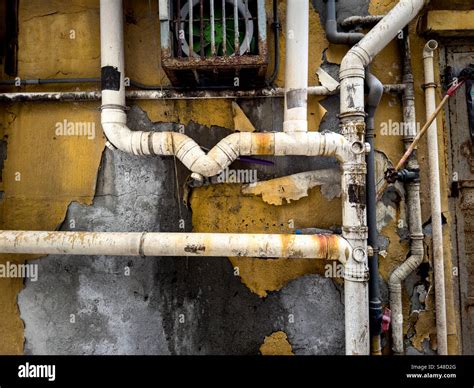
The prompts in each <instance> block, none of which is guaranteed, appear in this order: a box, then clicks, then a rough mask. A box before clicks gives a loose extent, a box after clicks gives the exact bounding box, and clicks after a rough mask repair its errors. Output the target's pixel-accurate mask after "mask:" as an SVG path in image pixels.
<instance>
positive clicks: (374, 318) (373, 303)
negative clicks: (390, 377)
mask: <svg viewBox="0 0 474 388" xmlns="http://www.w3.org/2000/svg"><path fill="white" fill-rule="evenodd" d="M326 11H327V12H326V37H327V40H328V41H329V42H330V43H335V44H348V45H354V44H356V43H357V42H359V41H360V40H361V39H362V38H363V37H364V34H362V33H352V32H338V31H337V20H336V0H326ZM366 84H367V86H368V89H369V95H368V97H367V108H366V109H367V119H366V120H367V121H366V125H367V129H366V134H365V139H366V141H367V142H368V143H369V144H370V152H369V153H368V155H367V159H366V162H367V180H366V190H367V193H366V194H367V197H366V198H367V199H366V200H367V227H368V239H367V244H368V245H369V246H371V247H372V249H373V253H372V254H370V255H369V257H368V265H369V273H370V278H369V318H370V333H371V339H372V340H371V353H372V354H374V355H380V354H381V341H380V333H381V331H382V303H381V301H380V288H379V278H380V276H379V264H378V245H377V238H378V232H377V212H376V205H377V192H376V182H375V150H374V135H375V111H376V110H377V107H378V105H379V103H380V99H381V98H382V94H383V85H382V83H381V82H380V81H379V80H378V79H377V78H376V77H375V76H374V75H373V74H372V73H370V70H369V69H367V71H366Z"/></svg>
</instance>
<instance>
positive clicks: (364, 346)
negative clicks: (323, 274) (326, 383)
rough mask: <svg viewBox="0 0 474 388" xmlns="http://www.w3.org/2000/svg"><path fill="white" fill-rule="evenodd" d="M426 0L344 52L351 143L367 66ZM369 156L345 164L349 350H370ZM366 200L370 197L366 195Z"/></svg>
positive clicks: (343, 94) (359, 130)
mask: <svg viewBox="0 0 474 388" xmlns="http://www.w3.org/2000/svg"><path fill="white" fill-rule="evenodd" d="M425 3H426V1H425V0H400V1H399V3H398V4H397V5H395V7H394V8H393V9H392V10H391V11H390V12H389V13H388V14H387V15H386V16H385V17H384V18H383V19H382V20H381V21H380V22H379V23H378V24H377V25H376V26H375V27H374V28H373V29H372V30H371V31H369V32H368V33H367V34H366V35H365V37H364V38H363V39H362V40H361V41H360V42H359V43H357V44H356V45H355V46H354V47H352V48H351V49H350V50H349V52H348V53H347V54H346V55H345V56H344V58H343V60H342V62H341V67H340V71H339V78H340V82H341V84H340V118H341V128H342V133H343V135H344V136H345V137H346V139H347V140H348V142H349V143H351V144H353V143H354V142H363V138H364V132H365V110H364V108H365V99H364V78H365V68H366V67H367V66H368V65H369V64H370V63H371V61H372V59H373V58H374V57H375V56H376V55H377V54H378V53H379V52H380V51H381V50H382V49H383V48H384V47H385V46H386V45H387V44H388V43H389V42H390V41H391V40H392V39H393V38H395V36H396V35H397V34H398V32H399V31H400V30H402V29H403V28H404V27H405V26H406V25H407V24H408V23H409V22H410V21H411V20H412V19H413V18H414V17H415V16H416V15H417V14H418V12H419V11H420V10H421V8H422V7H423V6H424V5H425ZM364 158H365V156H364V155H363V153H360V154H357V153H353V154H352V155H350V158H349V159H347V160H345V162H344V163H343V170H344V173H343V177H342V181H341V185H342V192H343V193H344V204H343V235H344V237H345V238H346V239H347V240H348V241H349V242H350V244H351V246H352V247H353V249H354V250H353V255H352V258H351V259H350V260H349V261H348V263H347V264H346V266H345V270H344V279H345V281H344V290H345V291H344V295H345V296H344V299H345V310H346V313H345V328H346V354H349V355H351V354H353V355H367V354H369V352H370V335H369V311H368V306H369V300H368V299H369V295H368V267H367V215H366V209H365V191H364V190H365V175H366V170H365V160H364ZM362 198H364V199H362Z"/></svg>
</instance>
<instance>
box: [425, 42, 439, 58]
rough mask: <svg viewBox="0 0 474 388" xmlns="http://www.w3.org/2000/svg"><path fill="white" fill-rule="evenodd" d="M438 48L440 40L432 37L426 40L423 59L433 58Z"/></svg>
mask: <svg viewBox="0 0 474 388" xmlns="http://www.w3.org/2000/svg"><path fill="white" fill-rule="evenodd" d="M437 48H438V42H437V41H436V40H434V39H430V40H429V41H428V42H426V44H425V47H424V48H423V59H426V58H433V57H434V52H435V51H436V50H437Z"/></svg>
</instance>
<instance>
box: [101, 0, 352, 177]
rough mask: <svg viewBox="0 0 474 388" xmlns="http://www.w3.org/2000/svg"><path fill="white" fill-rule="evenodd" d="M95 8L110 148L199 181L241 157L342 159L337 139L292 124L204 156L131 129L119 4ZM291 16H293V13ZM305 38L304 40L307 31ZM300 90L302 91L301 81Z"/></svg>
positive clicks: (172, 138) (184, 140) (113, 0)
mask: <svg viewBox="0 0 474 388" xmlns="http://www.w3.org/2000/svg"><path fill="white" fill-rule="evenodd" d="M291 3H293V2H291ZM295 3H297V4H300V3H305V4H306V8H304V7H302V5H301V4H300V5H301V7H300V6H298V7H297V9H296V11H304V14H305V15H306V16H305V17H304V18H303V19H305V20H306V19H307V17H308V9H309V5H308V1H307V0H306V1H300V0H298V1H296V2H295ZM100 7H101V50H102V53H101V55H102V78H103V85H102V88H103V91H102V115H101V121H102V128H103V130H104V133H105V135H106V137H107V139H108V141H109V142H110V143H111V144H112V145H113V146H114V147H116V148H118V149H120V150H121V151H124V152H127V153H131V154H134V155H176V157H177V158H178V159H180V160H181V161H182V162H183V164H184V165H185V166H186V167H187V168H188V169H189V170H191V171H192V172H193V173H196V174H199V175H201V176H205V177H211V176H215V175H217V174H219V173H220V172H221V171H223V170H224V169H225V168H227V167H228V166H229V165H230V164H231V163H232V162H233V161H234V160H236V159H237V158H238V157H239V156H243V155H281V156H283V155H306V156H335V157H337V158H338V159H339V160H340V161H342V160H344V159H345V154H346V153H347V151H348V150H349V149H350V147H351V146H350V145H349V144H348V143H347V142H346V140H345V139H344V137H343V136H341V135H339V134H336V133H325V134H321V133H317V132H311V133H309V132H306V127H304V128H302V129H301V132H300V131H299V130H298V131H297V130H296V126H294V127H293V129H294V130H295V132H294V133H284V132H278V133H270V132H267V133H235V134H232V135H230V136H228V137H226V138H225V139H223V140H221V141H220V142H219V143H218V144H217V145H216V146H215V147H214V148H212V149H211V150H210V151H209V152H208V153H205V152H204V151H203V150H202V149H201V147H200V146H199V145H198V144H197V143H196V142H195V141H194V140H192V139H191V138H189V137H188V136H186V135H184V134H181V133H174V132H143V131H131V130H130V129H129V128H128V127H127V124H126V122H127V116H126V113H125V88H124V84H123V73H124V56H123V47H124V44H123V11H122V0H101V2H100ZM291 13H292V15H293V14H294V13H295V10H293V11H292V12H291ZM296 13H298V12H296ZM293 17H295V16H293ZM306 23H307V20H306ZM300 24H301V23H300ZM302 24H304V23H302ZM295 28H296V27H295ZM298 28H299V27H298ZM301 34H302V31H300V30H298V31H296V33H295V36H296V37H297V39H296V38H295V39H294V40H295V41H297V42H298V43H297V48H298V49H300V48H301V42H300V39H301ZM305 36H306V40H307V39H308V36H307V31H306V35H305ZM290 41H291V39H290ZM306 45H307V42H306ZM300 61H303V62H307V60H303V59H301V58H299V59H298V62H300ZM306 69H307V65H306ZM306 73H307V70H306ZM300 83H301V81H298V85H300ZM304 87H305V88H306V89H305V90H307V77H306V81H305V85H304ZM304 114H305V120H304V122H300V121H298V123H300V124H302V125H307V122H306V104H305V105H304ZM295 125H296V124H295Z"/></svg>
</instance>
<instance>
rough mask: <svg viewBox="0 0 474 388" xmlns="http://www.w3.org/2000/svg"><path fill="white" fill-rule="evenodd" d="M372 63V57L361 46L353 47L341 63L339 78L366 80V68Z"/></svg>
mask: <svg viewBox="0 0 474 388" xmlns="http://www.w3.org/2000/svg"><path fill="white" fill-rule="evenodd" d="M370 61H371V58H370V55H369V54H368V53H367V52H366V51H365V50H364V49H363V48H362V47H360V46H357V45H356V46H354V47H352V48H351V49H350V50H349V51H348V53H347V54H346V55H345V56H344V58H343V59H342V61H341V67H340V70H339V78H340V79H341V80H343V79H344V78H349V77H359V78H365V68H366V66H368V65H369V63H370Z"/></svg>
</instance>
